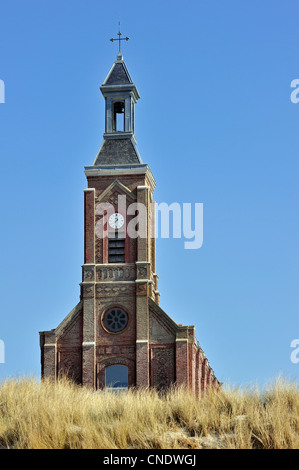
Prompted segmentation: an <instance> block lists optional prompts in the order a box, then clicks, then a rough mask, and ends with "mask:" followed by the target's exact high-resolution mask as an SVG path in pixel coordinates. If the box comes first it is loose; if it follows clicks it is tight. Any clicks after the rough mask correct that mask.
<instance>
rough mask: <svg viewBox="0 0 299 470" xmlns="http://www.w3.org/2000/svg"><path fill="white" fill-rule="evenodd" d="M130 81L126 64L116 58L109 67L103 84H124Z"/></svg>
mask: <svg viewBox="0 0 299 470" xmlns="http://www.w3.org/2000/svg"><path fill="white" fill-rule="evenodd" d="M128 83H131V84H133V82H132V79H131V77H130V74H129V72H128V69H127V67H126V64H125V63H124V61H123V60H117V61H116V62H114V64H113V65H112V67H111V70H110V72H109V73H108V75H107V77H106V80H105V81H104V83H103V85H125V84H128Z"/></svg>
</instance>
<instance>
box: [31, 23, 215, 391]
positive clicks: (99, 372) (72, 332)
mask: <svg viewBox="0 0 299 470" xmlns="http://www.w3.org/2000/svg"><path fill="white" fill-rule="evenodd" d="M123 39H126V40H128V38H121V33H120V32H119V39H118V41H119V45H120V41H121V40H123ZM112 41H113V40H112ZM100 90H101V92H102V95H103V97H104V100H105V132H104V134H103V142H102V145H101V146H100V149H99V151H98V153H97V154H96V157H95V159H94V161H93V163H92V165H90V166H86V167H85V175H86V179H87V188H86V189H85V190H84V264H83V266H82V282H81V283H80V300H79V303H78V304H77V305H76V307H75V308H74V309H73V310H72V311H71V312H70V313H69V315H67V317H66V318H65V319H64V320H63V321H62V322H61V324H60V325H59V326H58V327H57V328H55V329H53V330H50V331H43V332H41V333H40V345H41V365H42V376H43V377H46V376H48V377H49V376H50V377H53V378H56V377H58V376H59V375H60V374H67V375H68V376H69V377H71V378H72V379H73V380H75V381H76V382H77V383H81V384H83V385H87V386H91V387H93V388H95V389H101V388H104V387H108V388H110V387H119V388H126V387H132V386H137V387H148V386H155V387H157V388H165V387H169V386H170V385H171V384H173V383H176V384H178V385H186V386H188V387H190V388H192V390H193V391H194V393H196V394H197V395H200V393H201V392H202V391H204V390H205V389H206V387H207V386H209V385H217V384H219V383H218V381H217V379H216V377H215V376H214V373H213V371H212V369H211V367H210V366H209V363H208V361H207V359H206V357H205V355H204V353H203V351H202V349H201V347H200V345H199V343H198V341H197V340H196V338H195V328H194V326H183V325H178V324H176V323H175V322H174V321H173V320H172V319H171V318H170V317H169V316H168V315H167V314H166V313H165V312H164V311H163V310H162V309H161V307H160V300H159V299H160V293H159V291H158V276H157V273H156V239H155V210H154V209H155V204H154V200H153V192H154V189H155V179H154V176H153V174H152V172H151V170H150V168H149V166H148V164H145V163H143V162H142V160H141V157H140V155H139V152H138V150H137V144H136V139H135V134H134V119H135V104H136V103H137V101H138V99H139V98H140V96H139V93H138V90H137V88H136V86H135V84H134V83H133V81H132V79H131V77H130V74H129V72H128V69H127V67H126V65H125V62H124V60H123V56H122V53H121V51H120V47H119V52H118V54H117V58H116V61H115V62H114V63H113V65H112V67H111V69H110V71H109V73H108V75H107V77H106V79H105V80H104V82H103V84H102V85H101V87H100ZM182 315H183V312H182Z"/></svg>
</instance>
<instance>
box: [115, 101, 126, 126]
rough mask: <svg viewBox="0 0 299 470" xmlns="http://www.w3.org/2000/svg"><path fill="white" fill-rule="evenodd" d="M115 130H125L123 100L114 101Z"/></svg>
mask: <svg viewBox="0 0 299 470" xmlns="http://www.w3.org/2000/svg"><path fill="white" fill-rule="evenodd" d="M113 127H114V129H113V130H114V131H115V132H124V128H125V104H124V103H123V102H121V101H118V102H117V103H114V122H113Z"/></svg>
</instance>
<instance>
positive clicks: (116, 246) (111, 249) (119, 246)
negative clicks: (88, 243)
mask: <svg viewBox="0 0 299 470" xmlns="http://www.w3.org/2000/svg"><path fill="white" fill-rule="evenodd" d="M108 261H109V263H124V262H125V239H124V238H123V237H120V236H119V234H118V233H116V234H115V238H110V239H109V241H108Z"/></svg>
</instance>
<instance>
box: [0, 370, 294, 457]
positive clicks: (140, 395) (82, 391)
mask: <svg viewBox="0 0 299 470" xmlns="http://www.w3.org/2000/svg"><path fill="white" fill-rule="evenodd" d="M1 446H3V447H7V448H19V449H20V448H22V449H24V448H27V449H63V448H64V449H65V448H68V449H74V448H77V449H78V448H85V449H91V448H98V449H116V448H117V449H127V448H131V449H132V448H134V449H183V448H235V449H241V448H243V449H244V448H246V449H248V448H249V449H250V448H262V449H270V448H276V449H285V448H289V449H295V448H296V449H298V448H299V388H298V384H296V383H289V382H287V381H285V380H282V379H279V380H277V381H276V382H275V383H274V384H273V385H270V386H269V387H267V388H266V389H265V390H262V391H261V390H259V389H258V388H252V389H238V388H230V389H223V390H221V391H220V392H218V393H213V392H211V393H208V394H207V395H206V396H205V397H204V398H202V399H201V400H197V399H196V398H194V396H193V395H192V394H191V393H189V392H188V391H186V390H183V389H173V390H171V391H170V392H169V393H168V394H165V395H159V394H158V393H157V392H156V391H155V390H141V391H134V390H130V391H129V392H128V393H117V394H116V393H111V392H104V391H103V392H93V391H91V390H88V389H86V388H83V387H79V386H76V385H73V384H72V383H70V382H68V381H67V380H65V379H61V380H59V381H58V382H56V383H52V382H50V381H44V382H42V383H38V382H36V381H34V380H33V379H21V380H7V381H4V382H2V384H0V447H1Z"/></svg>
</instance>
